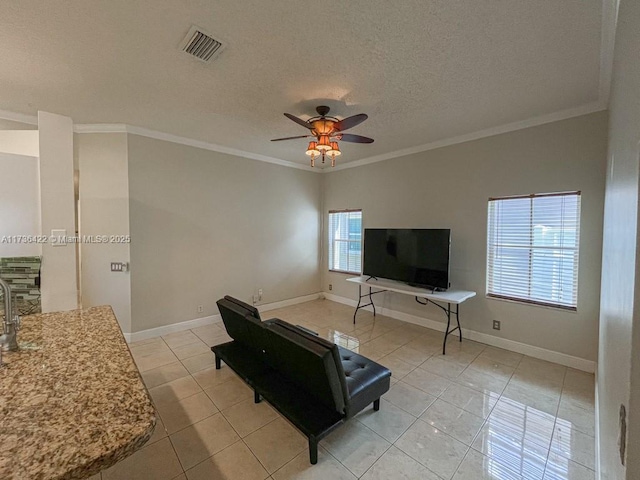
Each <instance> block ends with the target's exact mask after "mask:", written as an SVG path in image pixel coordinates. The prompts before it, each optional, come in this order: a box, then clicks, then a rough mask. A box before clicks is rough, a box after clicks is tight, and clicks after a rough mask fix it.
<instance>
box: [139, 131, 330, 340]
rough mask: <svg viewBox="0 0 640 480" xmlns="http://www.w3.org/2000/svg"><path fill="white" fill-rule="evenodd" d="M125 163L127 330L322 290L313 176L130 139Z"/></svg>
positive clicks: (317, 197)
mask: <svg viewBox="0 0 640 480" xmlns="http://www.w3.org/2000/svg"><path fill="white" fill-rule="evenodd" d="M128 157H129V193H130V221H131V238H132V243H131V297H132V331H133V332H136V331H140V330H145V329H149V328H153V327H158V326H163V325H169V324H172V323H176V322H180V321H185V320H190V319H194V318H199V317H204V316H207V315H213V314H216V313H217V308H216V305H215V302H216V300H218V299H219V298H220V297H222V296H223V295H225V294H231V295H234V296H237V297H238V298H241V299H243V300H245V301H250V299H251V297H252V295H253V294H254V293H257V290H258V289H259V288H262V289H263V299H262V302H261V303H271V302H276V301H280V300H285V299H289V298H294V297H298V296H302V295H308V294H312V293H316V292H318V291H320V275H319V272H318V258H319V226H320V225H319V223H320V218H319V215H318V212H319V210H320V195H321V193H320V185H321V181H320V175H318V174H316V173H312V172H305V171H302V170H296V169H292V168H288V167H282V166H277V165H272V164H267V163H263V162H258V161H254V160H249V159H245V158H240V157H235V156H231V155H226V154H221V153H217V152H212V151H208V150H203V149H198V148H193V147H188V146H184V145H178V144H175V143H168V142H164V141H159V140H154V139H150V138H146V137H140V136H136V135H129V142H128ZM198 305H203V307H204V312H202V313H199V312H198V311H197V306H198Z"/></svg>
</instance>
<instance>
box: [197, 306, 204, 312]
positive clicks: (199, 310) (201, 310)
mask: <svg viewBox="0 0 640 480" xmlns="http://www.w3.org/2000/svg"><path fill="white" fill-rule="evenodd" d="M202 312H204V307H203V306H202V305H198V313H202Z"/></svg>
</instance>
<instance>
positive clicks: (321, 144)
mask: <svg viewBox="0 0 640 480" xmlns="http://www.w3.org/2000/svg"><path fill="white" fill-rule="evenodd" d="M318 140H319V141H318V144H317V145H316V148H317V149H318V150H321V151H324V152H326V151H328V150H331V142H330V141H329V135H320V137H319V138H318Z"/></svg>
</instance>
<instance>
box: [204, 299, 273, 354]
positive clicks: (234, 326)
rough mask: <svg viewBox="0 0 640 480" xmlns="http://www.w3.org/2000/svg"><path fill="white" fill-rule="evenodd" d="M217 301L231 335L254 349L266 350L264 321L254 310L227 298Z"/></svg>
mask: <svg viewBox="0 0 640 480" xmlns="http://www.w3.org/2000/svg"><path fill="white" fill-rule="evenodd" d="M216 303H217V305H218V310H220V315H221V316H222V321H223V322H224V326H225V328H226V330H227V333H228V334H229V336H230V337H231V338H233V339H234V340H235V341H237V342H238V343H240V344H242V345H244V346H246V347H248V348H250V349H252V350H253V351H258V352H262V351H264V341H265V340H264V328H263V326H262V322H260V320H257V319H256V318H254V317H253V315H252V312H250V311H247V310H246V309H245V308H243V307H241V306H240V305H238V304H237V303H234V302H231V301H229V300H227V299H226V298H223V299H221V300H218V301H217V302H216Z"/></svg>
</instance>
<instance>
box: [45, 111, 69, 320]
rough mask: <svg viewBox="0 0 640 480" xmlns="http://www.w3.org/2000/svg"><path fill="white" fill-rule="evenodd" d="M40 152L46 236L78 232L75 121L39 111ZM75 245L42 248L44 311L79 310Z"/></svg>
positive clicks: (50, 245) (51, 245)
mask: <svg viewBox="0 0 640 480" xmlns="http://www.w3.org/2000/svg"><path fill="white" fill-rule="evenodd" d="M38 133H39V149H40V155H39V157H40V202H41V204H40V208H41V211H40V219H41V227H42V228H41V229H42V235H46V236H48V235H51V231H52V230H65V231H66V234H67V236H74V235H75V233H76V217H75V205H74V204H75V200H74V183H73V122H72V120H71V118H69V117H64V116H62V115H55V114H53V113H47V112H38ZM76 266H77V259H76V246H75V244H67V245H65V246H54V245H53V244H52V243H51V242H48V243H45V244H43V245H42V286H41V291H42V311H43V312H56V311H63V310H72V309H75V308H77V307H78V282H77V269H76Z"/></svg>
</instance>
